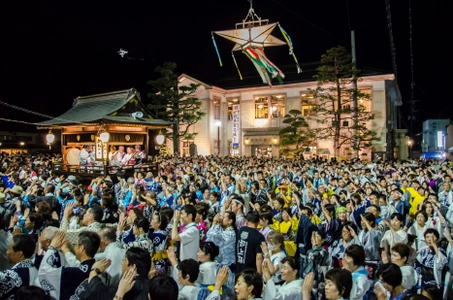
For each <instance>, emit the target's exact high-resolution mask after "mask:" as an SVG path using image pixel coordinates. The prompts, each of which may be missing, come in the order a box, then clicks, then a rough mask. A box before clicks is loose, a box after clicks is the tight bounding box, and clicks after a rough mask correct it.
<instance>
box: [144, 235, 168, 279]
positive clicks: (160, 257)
mask: <svg viewBox="0 0 453 300" xmlns="http://www.w3.org/2000/svg"><path fill="white" fill-rule="evenodd" d="M148 237H149V239H150V240H151V241H152V242H153V246H154V255H153V258H152V260H153V262H154V266H155V267H156V271H157V275H167V274H168V267H169V265H170V264H169V261H168V256H167V251H166V250H167V241H168V233H167V231H166V230H155V231H154V232H153V233H150V234H149V235H148Z"/></svg>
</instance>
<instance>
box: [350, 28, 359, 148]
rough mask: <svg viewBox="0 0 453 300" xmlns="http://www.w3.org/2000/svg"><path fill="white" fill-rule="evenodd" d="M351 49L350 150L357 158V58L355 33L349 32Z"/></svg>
mask: <svg viewBox="0 0 453 300" xmlns="http://www.w3.org/2000/svg"><path fill="white" fill-rule="evenodd" d="M351 48H352V102H351V108H352V121H353V122H352V123H353V126H354V127H353V128H354V132H353V137H352V148H353V149H354V152H355V155H356V157H358V154H359V150H358V142H359V141H358V139H357V136H358V133H357V129H358V126H359V124H358V123H359V107H358V105H357V57H356V52H355V33H354V30H351Z"/></svg>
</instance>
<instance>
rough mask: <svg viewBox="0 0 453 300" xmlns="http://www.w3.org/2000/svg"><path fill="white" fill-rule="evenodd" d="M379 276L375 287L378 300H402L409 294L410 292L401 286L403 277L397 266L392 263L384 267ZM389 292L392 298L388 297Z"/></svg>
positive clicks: (380, 269)
mask: <svg viewBox="0 0 453 300" xmlns="http://www.w3.org/2000/svg"><path fill="white" fill-rule="evenodd" d="M377 276H378V278H379V280H378V282H377V283H376V284H375V286H374V292H375V294H376V296H377V298H378V300H387V299H392V300H401V299H403V297H404V296H406V295H407V294H408V293H409V290H407V289H405V288H404V287H403V285H402V284H401V283H402V281H403V275H402V273H401V270H400V268H399V267H398V266H397V265H395V264H392V263H388V264H384V265H382V266H381V267H380V268H379V271H378V273H377ZM387 292H388V293H390V297H387Z"/></svg>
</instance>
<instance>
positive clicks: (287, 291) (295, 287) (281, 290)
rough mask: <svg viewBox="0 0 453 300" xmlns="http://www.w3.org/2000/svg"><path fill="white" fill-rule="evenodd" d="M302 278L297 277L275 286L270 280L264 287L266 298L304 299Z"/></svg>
mask: <svg viewBox="0 0 453 300" xmlns="http://www.w3.org/2000/svg"><path fill="white" fill-rule="evenodd" d="M302 282H303V280H302V279H295V280H293V281H291V282H290V283H286V282H285V283H284V284H283V285H282V286H280V287H277V286H275V283H274V281H272V280H270V281H269V282H268V283H267V284H266V285H265V287H264V293H263V299H264V300H302Z"/></svg>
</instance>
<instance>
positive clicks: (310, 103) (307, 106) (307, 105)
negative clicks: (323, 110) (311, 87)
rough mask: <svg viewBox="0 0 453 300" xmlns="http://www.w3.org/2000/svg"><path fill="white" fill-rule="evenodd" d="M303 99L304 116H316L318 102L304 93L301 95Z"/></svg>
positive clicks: (302, 110)
mask: <svg viewBox="0 0 453 300" xmlns="http://www.w3.org/2000/svg"><path fill="white" fill-rule="evenodd" d="M301 98H302V109H301V112H302V116H303V117H307V116H314V115H316V112H315V108H316V100H315V99H313V96H312V95H310V94H308V93H303V94H302V95H301Z"/></svg>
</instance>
